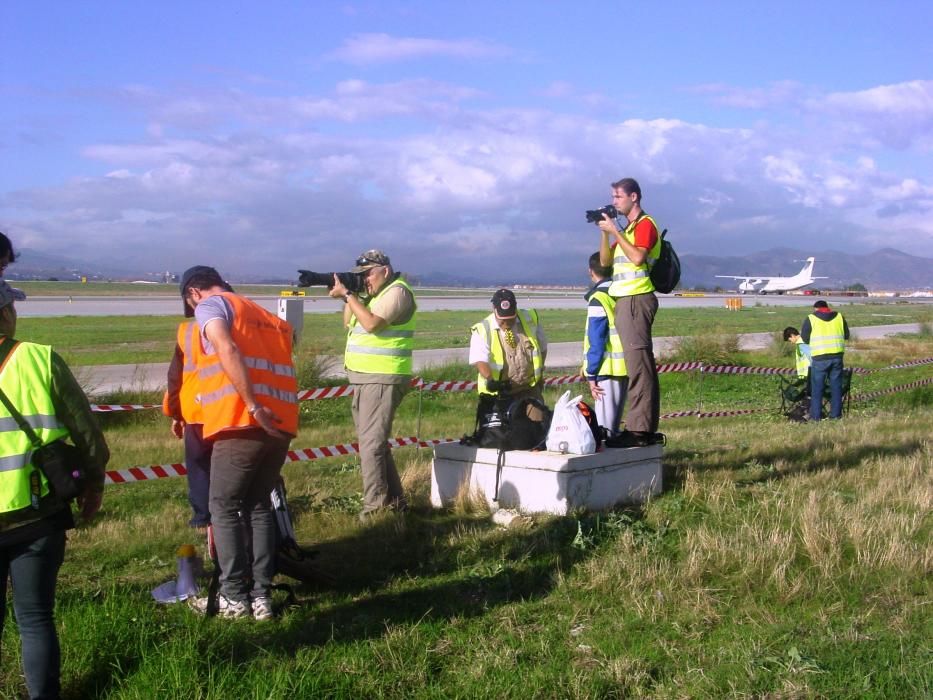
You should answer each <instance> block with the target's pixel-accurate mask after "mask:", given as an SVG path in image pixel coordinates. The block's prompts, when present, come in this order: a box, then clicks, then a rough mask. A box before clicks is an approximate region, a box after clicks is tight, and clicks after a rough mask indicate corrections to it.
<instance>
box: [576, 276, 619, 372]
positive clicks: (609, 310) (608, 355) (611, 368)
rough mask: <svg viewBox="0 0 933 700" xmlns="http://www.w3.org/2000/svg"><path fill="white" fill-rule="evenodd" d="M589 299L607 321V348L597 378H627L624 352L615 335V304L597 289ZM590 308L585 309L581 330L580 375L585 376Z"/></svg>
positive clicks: (588, 344) (588, 343)
mask: <svg viewBox="0 0 933 700" xmlns="http://www.w3.org/2000/svg"><path fill="white" fill-rule="evenodd" d="M590 299H596V301H598V302H599V304H600V306H602V307H603V311H605V312H606V319H607V320H608V321H609V346H608V347H607V348H605V352H603V361H602V363H601V364H600V365H599V371H598V372H597V373H596V374H597V375H599V376H610V377H625V376H628V369H627V368H626V366H625V352H624V351H623V349H622V339H621V338H620V337H619V334H618V333H616V319H615V308H616V302H615V299H613V298H612V297H611V296H609V295H608V294H607V293H606V292H604V291H603V290H601V289H597V290H596V291H595V292H593V294H592V295H591V296H590ZM590 308H591V307H590V306H587V309H586V314H587V315H586V327H585V328H584V329H583V366H582V367H581V369H580V374H582V375H583V376H586V355H587V353H588V352H589V351H590V333H589V329H590V315H589V314H590Z"/></svg>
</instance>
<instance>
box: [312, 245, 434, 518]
mask: <svg viewBox="0 0 933 700" xmlns="http://www.w3.org/2000/svg"><path fill="white" fill-rule="evenodd" d="M351 272H353V273H356V274H359V275H361V276H362V277H363V283H364V285H365V287H366V291H367V293H368V295H369V299H368V300H367V301H365V302H364V301H363V300H362V299H360V297H359V296H358V295H357V294H355V293H353V292H351V291H349V290H348V289H347V287H346V286H345V285H344V284H343V282H341V281H340V277H339V276H338V275H336V274H335V275H334V286H333V287H331V289H330V290H329V291H328V294H329V295H330V296H331V297H333V298H335V299H343V301H344V303H345V306H344V310H343V322H344V325H345V326H346V328H347V347H346V352H345V354H344V366H345V367H346V369H347V377H348V379H349V381H350V385H351V386H352V387H353V405H352V410H353V423H354V425H355V426H356V432H357V441H358V442H359V445H360V469H361V471H362V474H363V511H362V513H361V514H360V519H361V520H365V519H366V518H368V517H369V516H371V515H374V514H375V513H377V512H379V511H383V510H386V509H390V510H395V511H403V510H405V509H407V507H408V504H407V502H406V501H405V494H404V493H403V491H402V482H401V479H400V478H399V474H398V469H397V468H396V466H395V460H394V459H393V457H392V451H391V449H390V448H389V445H388V439H389V435H390V433H391V431H392V421H393V420H394V418H395V411H396V409H398V406H399V404H400V403H401V402H402V398H403V397H404V395H405V392H406V390H407V389H408V387H409V386H410V384H411V376H412V371H413V368H412V360H413V354H414V347H415V311H416V310H417V303H416V302H415V293H414V291H413V290H412V288H411V287H410V286H409V285H408V283H407V282H406V281H405V280H404V279H403V278H402V277H401V275H400V273H398V272H395V270H393V269H392V264H391V263H390V261H389V256H388V255H386V254H385V253H383V252H382V251H380V250H369V251H367V252H365V253H363V254H362V255H361V256H360V257H359V258H358V259H357V261H356V267H354V268H353V269H352V270H351Z"/></svg>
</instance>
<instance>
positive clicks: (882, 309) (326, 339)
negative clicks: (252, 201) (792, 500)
mask: <svg viewBox="0 0 933 700" xmlns="http://www.w3.org/2000/svg"><path fill="white" fill-rule="evenodd" d="M837 308H839V309H840V310H841V311H842V312H843V313H844V314H845V316H846V319H847V320H848V322H849V325H850V326H853V327H855V326H875V325H884V324H890V323H924V324H930V323H931V322H933V309H930V308H927V307H926V306H923V305H916V304H904V305H892V304H861V303H852V304H843V305H841V306H839V307H837ZM582 309H583V306H582V300H581V309H580V310H547V309H546V310H543V311H541V321H542V323H543V325H544V328H545V331H546V333H547V336H548V340H549V341H550V342H564V341H581V340H582V333H583V322H584V316H583V315H582ZM805 312H806V310H805V309H800V308H797V309H794V308H786V307H766V306H760V307H759V306H754V307H749V308H746V309H744V310H742V311H739V312H735V311H727V310H725V309H712V308H697V309H662V310H661V311H660V312H659V313H658V317H657V319H656V321H655V324H654V335H655V337H665V336H703V337H717V336H729V335H734V334H736V333H753V332H763V331H770V332H780V331H782V330H783V329H784V327H785V326H788V325H793V326H796V327H799V326H800V324H801V323H802V321H803V319H804V317H805V315H806V313H805ZM482 317H483V314H482V312H477V311H429V312H422V313H419V314H418V331H417V333H416V334H415V347H416V349H419V350H428V349H437V348H451V347H468V345H469V342H470V341H469V338H470V327H471V326H472V325H473V324H474V323H476V322H478V321H479V320H481V319H482ZM180 320H181V319H180V318H175V317H171V316H103V317H81V316H65V317H60V318H20V319H19V321H18V323H17V335H18V336H19V337H21V338H27V339H29V340H31V341H33V342H37V343H46V344H51V345H53V346H54V347H55V348H56V350H58V351H59V352H60V353H61V354H62V356H63V357H64V358H65V360H66V361H67V362H68V363H69V364H71V365H73V366H81V365H101V364H138V363H149V362H168V361H169V359H171V356H172V349H173V346H174V343H175V329H176V328H177V327H178V323H179V321H180ZM345 342H346V335H345V331H344V330H343V321H342V316H341V314H339V313H333V314H305V324H304V332H303V335H302V345H303V346H305V347H308V348H311V349H313V351H314V352H317V353H321V354H326V355H340V354H342V353H343V348H344V344H345Z"/></svg>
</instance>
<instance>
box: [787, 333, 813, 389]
mask: <svg viewBox="0 0 933 700" xmlns="http://www.w3.org/2000/svg"><path fill="white" fill-rule="evenodd" d="M784 342H786V343H793V344H794V367H795V369H796V370H797V379H806V377H807V375H809V374H810V362H811V358H810V346H809V345H807V344H806V343H805V342H803V338H801V337H800V331H798V330H797V329H796V328H794V327H793V326H788V327H787V328H785V329H784Z"/></svg>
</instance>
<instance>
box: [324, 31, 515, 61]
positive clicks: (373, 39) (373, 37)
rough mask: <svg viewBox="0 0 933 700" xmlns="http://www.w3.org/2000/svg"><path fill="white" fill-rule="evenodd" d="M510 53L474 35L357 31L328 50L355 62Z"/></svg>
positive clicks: (331, 56)
mask: <svg viewBox="0 0 933 700" xmlns="http://www.w3.org/2000/svg"><path fill="white" fill-rule="evenodd" d="M511 53H512V51H511V50H510V49H508V48H507V47H504V46H499V45H496V44H491V43H489V42H485V41H479V40H475V39H454V40H449V39H425V38H417V37H403V36H391V35H390V34H357V35H356V36H354V37H351V38H350V39H347V40H346V41H345V42H344V44H343V45H342V46H341V47H340V48H338V49H336V50H335V51H332V52H331V53H330V54H328V56H327V58H329V59H330V60H333V61H343V62H346V63H352V64H355V65H366V64H373V63H385V62H388V61H407V60H411V59H415V58H432V57H445V58H457V59H469V60H472V59H480V58H502V57H505V56H508V55H510V54H511Z"/></svg>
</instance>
